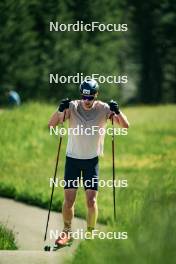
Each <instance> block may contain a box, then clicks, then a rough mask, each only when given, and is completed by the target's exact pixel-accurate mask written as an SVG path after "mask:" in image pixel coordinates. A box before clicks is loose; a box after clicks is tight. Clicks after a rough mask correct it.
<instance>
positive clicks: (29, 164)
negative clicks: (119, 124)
mask: <svg viewBox="0 0 176 264" xmlns="http://www.w3.org/2000/svg"><path fill="white" fill-rule="evenodd" d="M53 110H54V106H52V105H47V104H39V103H30V104H25V105H23V106H22V107H21V108H19V109H15V110H13V111H10V110H4V111H1V112H0V126H1V134H0V145H1V146H2V147H1V150H0V151H1V159H0V171H1V177H0V195H1V196H2V195H4V196H8V197H13V198H15V199H17V200H22V201H25V202H28V203H32V204H36V205H39V206H42V207H47V206H48V203H49V198H50V192H51V189H50V188H49V177H51V176H52V174H53V171H54V166H55V158H56V152H57V145H58V137H56V136H52V137H51V136H50V135H49V132H48V130H47V121H48V118H49V116H50V115H51V113H52V112H53ZM122 110H123V111H124V112H125V114H126V115H127V116H128V119H129V121H130V123H131V127H130V129H129V133H128V136H117V137H116V160H115V161H116V177H117V178H118V179H127V180H128V187H127V188H117V190H116V193H117V201H116V202H117V217H118V223H117V224H116V225H114V226H113V225H112V215H113V210H112V190H111V189H110V188H106V189H101V188H100V190H99V196H98V203H99V221H100V222H102V223H106V224H107V229H108V230H111V229H112V228H114V230H118V231H127V232H128V240H124V241H122V240H118V241H117V240H111V241H107V240H106V241H98V242H97V241H88V242H84V243H83V244H81V245H80V248H79V249H78V251H77V254H76V258H75V260H74V262H73V263H78V264H79V263H81V260H82V262H83V260H84V262H85V263H91V262H92V263H107V261H108V260H109V261H111V263H120V264H121V263H125V264H126V263H127V264H128V263H130V264H131V263H135V264H136V263H142V264H143V263H144V264H145V263H149V264H150V263H166V262H167V263H174V261H176V256H175V243H176V231H175V230H176V224H175V222H176V221H175V219H176V213H175V210H176V209H175V201H176V179H175V167H176V138H175V130H176V123H175V116H176V106H174V105H164V106H157V107H154V106H150V107H149V106H148V107H147V106H141V107H133V108H125V109H122ZM65 148H66V138H64V140H63V145H62V151H61V157H60V162H59V170H58V175H59V177H60V178H63V169H64V159H65ZM104 152H105V154H104V157H103V158H101V159H100V178H101V179H111V177H112V168H111V137H109V136H107V137H106V140H105V151H104ZM62 200H63V190H62V188H56V190H55V194H54V201H53V209H54V210H61V205H62ZM76 215H77V216H81V217H85V215H86V210H85V199H84V192H83V190H82V189H80V190H79V192H78V197H77V203H76ZM107 249H108V250H107Z"/></svg>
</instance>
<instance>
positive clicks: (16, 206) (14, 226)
mask: <svg viewBox="0 0 176 264" xmlns="http://www.w3.org/2000/svg"><path fill="white" fill-rule="evenodd" d="M47 213H48V211H47V210H44V209H41V208H38V207H35V206H30V205H26V204H23V203H20V202H16V201H14V200H12V199H6V198H0V222H1V223H4V224H6V226H7V227H8V228H10V229H11V230H13V231H14V233H15V237H16V241H17V245H18V248H19V250H15V251H6V250H1V251H0V264H12V263H13V264H16V263H18V264H22V263H23V264H39V263H40V264H50V263H52V264H60V263H65V261H66V260H67V259H69V258H70V257H72V256H73V254H74V252H75V250H76V248H77V246H78V244H79V242H80V240H74V243H73V245H72V246H71V247H65V248H62V249H59V250H58V251H57V252H45V251H44V250H43V249H44V246H45V245H48V244H53V243H54V241H55V238H54V234H56V235H57V232H58V233H59V232H61V231H62V228H63V223H62V215H61V214H59V213H55V212H51V215H50V223H49V228H48V238H47V241H46V242H45V243H44V241H43V240H44V232H45V226H46V220H47ZM85 228H86V222H85V221H84V220H81V219H79V218H75V219H74V220H73V231H76V230H77V229H84V230H85ZM50 234H53V237H52V239H50V237H49V236H50Z"/></svg>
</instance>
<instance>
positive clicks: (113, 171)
mask: <svg viewBox="0 0 176 264" xmlns="http://www.w3.org/2000/svg"><path fill="white" fill-rule="evenodd" d="M113 117H114V114H113V115H112V117H111V121H112V128H113V132H112V179H113V207H114V208H113V209H114V221H116V197H115V150H114V118H113Z"/></svg>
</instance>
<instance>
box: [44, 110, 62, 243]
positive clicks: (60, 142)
mask: <svg viewBox="0 0 176 264" xmlns="http://www.w3.org/2000/svg"><path fill="white" fill-rule="evenodd" d="M65 114H66V112H65V111H64V117H63V122H64V121H65ZM63 122H62V124H63ZM61 144H62V135H60V139H59V145H58V151H57V157H56V165H55V171H54V180H53V184H52V191H51V198H50V204H49V211H48V217H47V223H46V229H45V236H44V241H46V237H47V231H48V224H49V219H50V212H51V205H52V200H53V194H54V182H55V180H56V174H57V167H58V162H59V155H60V150H61Z"/></svg>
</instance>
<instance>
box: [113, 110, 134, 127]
mask: <svg viewBox="0 0 176 264" xmlns="http://www.w3.org/2000/svg"><path fill="white" fill-rule="evenodd" d="M114 121H115V122H116V123H118V124H119V125H120V126H121V127H124V128H129V126H130V124H129V121H128V119H127V117H126V115H125V114H123V113H122V112H121V111H120V114H118V115H117V114H115V115H114Z"/></svg>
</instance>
